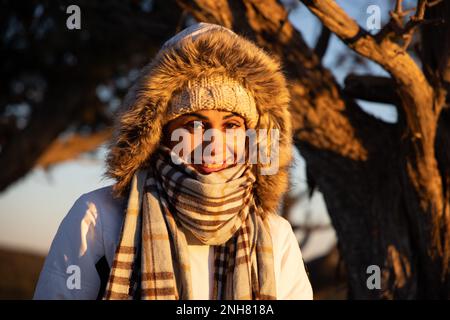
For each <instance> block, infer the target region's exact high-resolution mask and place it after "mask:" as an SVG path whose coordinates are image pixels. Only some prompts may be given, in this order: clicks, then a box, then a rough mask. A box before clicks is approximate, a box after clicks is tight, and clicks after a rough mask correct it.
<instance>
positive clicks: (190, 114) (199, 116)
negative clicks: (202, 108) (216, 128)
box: [185, 112, 209, 120]
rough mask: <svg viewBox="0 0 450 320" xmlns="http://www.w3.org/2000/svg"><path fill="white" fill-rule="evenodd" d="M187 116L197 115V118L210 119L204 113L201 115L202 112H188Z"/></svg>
mask: <svg viewBox="0 0 450 320" xmlns="http://www.w3.org/2000/svg"><path fill="white" fill-rule="evenodd" d="M185 117H197V118H200V119H202V120H209V118H208V117H206V116H204V115H201V114H200V113H196V112H193V113H189V114H186V115H185Z"/></svg>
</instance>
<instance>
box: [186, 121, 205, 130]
mask: <svg viewBox="0 0 450 320" xmlns="http://www.w3.org/2000/svg"><path fill="white" fill-rule="evenodd" d="M184 127H185V128H186V129H192V130H196V129H197V130H198V129H203V123H202V122H201V121H189V122H187V123H186V124H185V125H184Z"/></svg>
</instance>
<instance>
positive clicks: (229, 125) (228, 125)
mask: <svg viewBox="0 0 450 320" xmlns="http://www.w3.org/2000/svg"><path fill="white" fill-rule="evenodd" d="M241 126H242V125H241V124H240V123H237V122H228V123H226V124H225V128H226V129H237V128H240V127H241Z"/></svg>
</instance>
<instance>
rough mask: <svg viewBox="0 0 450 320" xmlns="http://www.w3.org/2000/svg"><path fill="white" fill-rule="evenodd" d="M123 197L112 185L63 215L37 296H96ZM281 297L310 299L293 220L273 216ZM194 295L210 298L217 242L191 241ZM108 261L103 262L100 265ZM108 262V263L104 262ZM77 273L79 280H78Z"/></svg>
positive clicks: (120, 216) (120, 217)
mask: <svg viewBox="0 0 450 320" xmlns="http://www.w3.org/2000/svg"><path fill="white" fill-rule="evenodd" d="M124 205H125V201H124V200H123V199H122V198H119V199H115V198H113V197H112V194H111V186H108V187H104V188H100V189H97V190H94V191H92V192H89V193H85V194H83V195H82V196H80V197H79V198H78V199H77V200H76V201H75V203H74V205H73V206H72V208H71V209H70V210H69V212H68V213H67V215H66V217H65V218H64V219H63V221H62V223H61V225H60V226H59V228H58V231H57V233H56V236H55V238H54V240H53V242H52V245H51V248H50V252H49V254H48V256H47V258H46V260H45V264H44V267H43V269H42V271H41V274H40V277H39V281H38V283H37V286H36V290H35V293H34V299H96V298H97V297H98V296H99V292H100V291H101V290H100V289H101V277H103V279H105V277H106V279H107V277H108V272H109V270H108V269H109V268H110V267H111V264H112V261H113V259H114V253H115V249H116V246H117V244H118V241H119V234H120V229H121V224H122V221H123V217H124V209H125V207H124ZM269 225H270V231H271V235H272V242H273V253H274V263H275V279H276V289H277V298H278V299H312V298H313V293H312V288H311V284H310V282H309V279H308V275H307V273H306V270H305V266H304V263H303V259H302V254H301V251H300V248H299V245H298V242H297V239H296V237H295V235H294V232H293V230H292V227H291V225H290V223H289V222H288V221H287V220H286V219H285V218H283V217H281V216H279V215H271V216H270V219H269ZM188 248H189V251H190V262H191V266H192V284H193V294H194V299H196V300H197V299H211V297H212V284H213V282H212V281H213V246H208V245H198V244H189V243H188ZM102 262H103V263H104V265H103V266H101V263H102ZM105 262H106V263H107V265H106V263H105ZM77 277H78V278H77Z"/></svg>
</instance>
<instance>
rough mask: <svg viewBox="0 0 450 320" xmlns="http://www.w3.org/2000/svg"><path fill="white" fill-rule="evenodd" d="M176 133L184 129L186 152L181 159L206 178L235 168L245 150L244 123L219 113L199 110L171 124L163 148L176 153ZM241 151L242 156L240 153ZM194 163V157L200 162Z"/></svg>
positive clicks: (166, 127)
mask: <svg viewBox="0 0 450 320" xmlns="http://www.w3.org/2000/svg"><path fill="white" fill-rule="evenodd" d="M177 129H184V132H185V133H186V135H187V136H186V137H185V138H183V141H182V143H183V151H186V152H187V154H180V156H182V157H184V158H187V159H189V160H190V163H191V164H192V166H193V167H195V168H196V169H197V170H198V171H200V172H201V173H203V174H209V173H211V172H215V171H220V170H222V169H224V168H227V167H229V166H231V165H234V164H235V163H236V162H237V160H238V157H239V156H240V155H241V153H242V152H240V151H241V150H245V129H246V126H245V120H244V118H242V117H241V116H239V115H237V114H235V113H232V112H229V111H219V110H200V111H197V112H193V113H189V114H184V115H182V116H179V117H178V118H176V119H174V120H172V121H170V122H169V123H168V124H167V125H166V126H165V128H164V141H163V143H164V145H166V146H167V147H169V148H170V149H173V148H174V147H175V146H176V145H179V144H180V141H179V140H178V139H173V135H172V134H173V133H174V131H175V130H177ZM196 150H201V151H200V152H201V153H198V152H197V153H196ZM238 151H239V152H238ZM198 155H200V157H201V159H199V160H197V161H195V159H194V157H196V159H198V158H199V157H198Z"/></svg>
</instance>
